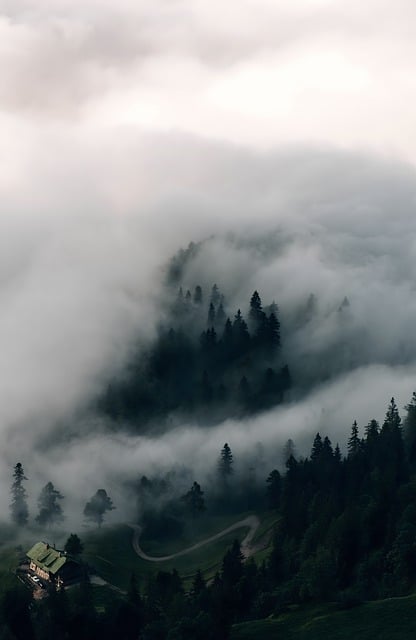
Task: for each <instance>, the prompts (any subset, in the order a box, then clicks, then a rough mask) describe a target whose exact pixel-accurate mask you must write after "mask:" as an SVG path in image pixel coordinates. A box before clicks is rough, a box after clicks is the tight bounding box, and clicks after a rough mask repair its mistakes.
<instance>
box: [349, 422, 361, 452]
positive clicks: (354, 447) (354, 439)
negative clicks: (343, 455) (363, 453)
mask: <svg viewBox="0 0 416 640" xmlns="http://www.w3.org/2000/svg"><path fill="white" fill-rule="evenodd" d="M347 449H348V455H349V456H355V455H356V454H357V453H358V452H359V451H360V449H361V440H360V438H359V435H358V426H357V420H354V422H353V423H352V427H351V435H350V437H349V438H348V443H347Z"/></svg>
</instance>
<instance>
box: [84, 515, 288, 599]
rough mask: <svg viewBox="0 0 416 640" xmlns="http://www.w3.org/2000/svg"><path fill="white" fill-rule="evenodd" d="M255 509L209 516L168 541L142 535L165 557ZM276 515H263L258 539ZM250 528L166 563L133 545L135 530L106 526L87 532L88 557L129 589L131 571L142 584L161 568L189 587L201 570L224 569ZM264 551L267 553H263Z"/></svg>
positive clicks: (155, 552) (210, 574) (105, 574)
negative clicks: (229, 553) (225, 559)
mask: <svg viewBox="0 0 416 640" xmlns="http://www.w3.org/2000/svg"><path fill="white" fill-rule="evenodd" d="M252 513H253V512H247V513H242V514H238V515H233V516H213V517H208V516H205V517H204V518H203V519H202V520H201V522H199V523H195V524H193V525H191V526H190V527H188V528H187V530H186V531H185V532H183V533H182V534H181V535H179V536H176V537H174V538H172V539H168V540H166V541H157V540H151V539H149V538H148V537H146V534H145V533H144V534H143V535H142V537H141V546H142V549H143V551H145V552H146V553H148V554H149V555H154V556H163V555H170V554H172V553H176V552H178V551H181V550H183V549H186V548H187V547H190V546H192V545H193V544H196V543H197V542H199V541H201V540H204V539H206V538H209V537H211V536H213V535H215V534H216V533H219V532H220V531H222V530H224V529H226V528H227V527H229V526H230V525H232V524H234V523H235V522H238V521H239V520H243V519H244V518H245V517H247V516H248V515H251V514H252ZM275 519H276V518H275V516H273V514H269V513H266V514H264V515H260V520H261V523H262V524H261V526H260V528H259V531H258V532H257V534H256V540H257V541H258V540H259V539H260V538H261V537H262V536H264V535H267V532H268V531H270V530H271V528H272V526H273V522H274V521H275ZM246 533H247V529H246V528H241V529H237V530H235V531H232V532H231V533H229V534H227V535H225V536H223V537H222V538H221V539H220V540H218V541H215V542H212V543H209V544H207V545H204V546H203V547H202V548H200V549H197V550H195V551H193V552H191V553H189V554H186V555H184V556H180V557H178V558H175V559H173V560H169V561H164V562H148V561H146V560H142V559H141V558H139V557H138V556H137V555H136V553H135V552H134V551H133V548H132V544H131V541H132V535H133V532H132V530H131V529H130V528H129V527H128V526H127V525H116V526H111V527H110V526H108V527H107V526H105V527H103V528H102V529H101V530H98V529H97V530H95V531H91V532H89V533H88V534H84V535H83V537H82V539H83V542H84V547H85V551H84V554H83V555H84V559H85V560H86V561H87V562H88V563H89V564H90V565H91V566H93V567H94V568H95V569H96V571H97V573H98V574H99V575H100V576H101V577H102V578H104V580H106V581H107V582H110V583H111V584H113V585H115V586H117V587H119V588H120V589H123V590H126V589H127V587H128V584H129V580H130V576H131V573H132V572H133V571H134V573H135V574H136V576H137V579H138V580H139V583H140V585H141V586H143V585H144V584H145V582H146V579H147V576H149V575H152V574H154V573H156V572H157V571H171V570H172V569H173V568H175V569H176V570H177V571H178V572H179V574H180V575H181V577H182V578H183V579H184V583H185V588H187V587H188V586H189V585H190V583H191V582H192V579H193V576H194V575H195V573H196V571H197V569H201V571H203V573H204V576H205V578H206V579H208V580H209V579H210V578H212V577H213V576H214V574H215V572H216V571H217V570H219V569H220V567H221V562H222V558H223V556H224V554H225V552H226V550H227V549H228V548H229V547H230V546H231V544H232V542H233V540H235V539H238V540H240V541H241V540H243V538H244V537H245V535H246ZM262 554H264V552H262Z"/></svg>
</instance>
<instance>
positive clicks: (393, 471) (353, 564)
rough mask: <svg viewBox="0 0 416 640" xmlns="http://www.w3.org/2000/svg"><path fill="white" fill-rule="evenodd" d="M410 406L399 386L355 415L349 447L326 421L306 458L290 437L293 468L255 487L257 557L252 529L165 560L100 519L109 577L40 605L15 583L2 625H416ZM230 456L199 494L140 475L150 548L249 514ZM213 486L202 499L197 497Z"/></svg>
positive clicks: (220, 628)
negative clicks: (392, 395)
mask: <svg viewBox="0 0 416 640" xmlns="http://www.w3.org/2000/svg"><path fill="white" fill-rule="evenodd" d="M415 417H416V394H415V395H414V396H413V398H412V400H411V402H410V404H409V405H408V407H407V415H406V418H405V421H404V425H402V422H401V418H400V416H399V412H398V409H397V406H396V404H395V402H394V399H392V400H391V402H390V404H389V405H388V408H387V412H386V416H385V420H384V422H383V424H382V425H381V426H380V425H379V424H378V423H377V422H376V421H375V420H370V422H369V423H368V425H367V426H366V427H365V429H364V434H363V436H362V437H361V435H360V430H359V427H358V425H357V424H356V422H354V423H353V425H352V429H351V434H350V436H349V438H348V442H347V451H348V453H347V456H346V457H343V456H342V455H341V453H340V449H339V447H338V446H336V447H335V449H334V448H333V447H332V444H331V442H330V440H329V438H328V437H321V435H320V434H316V436H315V438H314V441H313V445H312V449H311V453H310V456H309V457H307V458H305V459H296V458H295V456H294V445H293V443H288V445H287V446H286V447H285V452H286V454H287V456H288V457H287V461H286V472H285V474H280V473H279V471H278V470H277V469H274V470H272V471H271V472H270V473H269V474H268V476H267V478H265V481H264V484H263V486H262V487H261V489H260V488H259V489H257V488H256V487H254V489H252V491H253V492H256V491H257V497H256V501H257V503H258V504H262V503H264V502H266V501H267V502H268V504H269V512H268V514H269V515H267V516H266V518H264V522H263V524H262V527H261V530H259V531H258V532H257V534H256V537H255V539H254V540H253V541H252V544H253V545H256V544H257V542H258V541H259V540H261V537H262V536H264V533H266V532H267V531H268V530H269V531H270V533H271V534H272V535H271V537H272V543H271V545H270V547H269V549H268V550H267V551H265V550H264V549H263V550H260V547H259V553H256V554H255V555H254V557H253V558H250V559H249V560H248V561H244V558H243V556H242V553H241V547H240V542H239V541H241V540H242V539H243V537H244V536H245V534H246V530H244V529H241V530H238V531H235V532H232V533H230V534H227V535H226V536H224V537H223V538H222V539H221V540H218V541H216V542H214V543H212V544H210V545H208V546H206V547H202V548H200V549H198V550H195V551H194V552H192V553H191V554H189V555H187V556H186V555H185V556H180V557H178V558H175V559H172V560H168V561H164V562H163V563H160V564H156V563H150V562H147V561H145V560H142V559H140V558H139V557H138V556H137V555H136V554H135V552H134V550H133V548H132V545H131V540H132V530H131V528H129V527H127V526H117V527H104V528H102V529H98V528H97V529H96V531H95V532H91V533H90V534H89V535H87V536H86V537H85V538H84V540H83V542H84V554H83V556H84V560H86V561H87V562H88V563H89V564H90V565H91V566H92V567H94V568H95V569H96V571H98V573H99V574H100V575H101V576H102V577H103V578H104V579H106V580H107V581H108V582H109V583H110V585H109V586H107V587H92V586H91V585H89V583H88V582H86V583H85V584H83V585H81V586H80V587H77V588H74V589H73V590H72V591H71V592H70V593H68V594H66V593H65V594H52V595H51V596H50V597H49V598H48V599H47V601H45V602H43V603H39V604H35V605H32V606H31V608H29V600H28V598H27V594H26V593H24V592H23V591H22V590H21V589H20V587H18V586H17V587H16V585H15V586H14V587H13V586H9V587H8V588H6V590H5V591H4V593H3V596H2V600H1V602H2V604H1V607H2V608H0V612H3V613H2V614H1V615H2V616H3V617H2V618H1V624H2V627H0V629H2V630H3V632H4V633H3V637H6V638H17V639H20V638H22V639H23V638H35V639H36V640H40V639H43V638H45V639H46V638H49V637H52V635H53V637H56V638H66V639H72V638H91V637H100V638H103V639H104V640H106V639H107V638H112V637H114V636H115V635H117V637H119V638H120V639H121V640H122V639H123V638H125V639H126V640H127V639H130V638H131V639H132V640H134V639H135V640H214V639H215V640H217V639H218V640H222V639H225V638H231V639H233V638H234V639H235V640H238V639H239V638H241V639H243V638H265V639H266V640H267V638H275V637H285V638H289V640H290V638H297V639H300V640H302V638H305V639H306V638H308V639H312V640H313V638H315V637H316V638H318V637H319V638H322V637H325V638H334V640H337V639H339V640H343V639H344V638H347V637H348V638H351V637H359V638H360V639H361V638H363V639H365V638H370V637H371V638H374V637H377V638H386V640H387V638H388V639H389V640H391V639H397V640H403V639H405V638H409V637H413V635H414V632H415V630H416V613H415V610H416V607H415V604H416V600H415V596H414V595H409V594H412V592H413V591H414V588H415V582H416V543H415V540H416V481H415V474H416V455H415V450H416V448H415V441H416V419H415ZM234 464H235V461H234V458H233V455H232V452H231V448H230V447H229V446H227V447H226V446H225V445H224V447H223V449H222V450H221V453H220V456H219V458H218V460H217V476H216V488H215V491H214V487H210V486H209V484H207V486H204V494H203V495H202V489H201V487H200V486H199V484H198V483H196V482H194V483H191V484H190V487H191V488H190V489H189V490H188V491H187V492H186V493H184V494H183V495H182V498H184V497H185V499H181V497H180V496H179V495H176V497H175V496H174V495H173V494H172V492H171V490H172V483H173V481H174V479H175V475H171V476H170V477H169V478H166V477H165V478H160V477H155V478H151V479H149V478H144V477H143V478H142V479H141V481H140V483H139V485H138V487H136V490H137V496H138V498H139V500H140V501H141V502H142V508H143V514H144V515H145V520H146V518H148V524H149V526H148V528H147V530H145V533H144V535H143V538H142V540H141V544H142V548H143V550H144V551H145V552H147V553H148V554H149V555H169V554H171V553H175V552H177V551H180V550H181V549H182V548H183V547H186V546H190V545H192V544H194V543H195V542H197V541H198V540H202V539H204V538H207V537H210V535H212V534H213V533H216V532H218V531H219V530H221V529H224V528H226V527H227V525H229V524H231V523H232V522H233V521H234V522H235V521H236V520H238V519H242V518H244V516H245V515H247V514H246V513H242V512H241V507H240V518H238V517H236V513H237V511H238V508H239V505H241V486H240V484H239V483H238V482H236V481H235V474H234ZM225 469H226V470H227V471H226V472H225ZM156 496H158V497H159V499H160V500H161V502H162V504H164V505H165V508H166V512H167V514H166V513H165V512H164V511H165V508H164V509H162V510H161V511H157V510H156V511H155V510H153V511H152V509H150V507H149V505H152V504H153V503H155V502H156ZM205 497H207V501H206V507H207V508H206V510H205V509H202V508H201V505H203V506H204V507H205ZM175 505H176V507H175ZM175 509H178V510H176V511H175ZM227 509H228V511H227ZM233 511H234V513H233ZM166 517H167V518H171V524H173V523H175V522H176V524H177V529H176V532H175V529H173V530H172V533H171V534H170V535H166V534H165V529H166V519H165V518H166ZM271 527H273V528H272V530H270V528H271ZM77 544H78V543H77ZM5 558H6V556H5ZM6 560H7V561H10V558H6ZM15 561H16V558H15ZM135 576H137V578H136V577H135ZM11 603H13V606H12V605H11ZM7 634H8V635H7ZM51 634H52V635H51ZM0 637H1V636H0Z"/></svg>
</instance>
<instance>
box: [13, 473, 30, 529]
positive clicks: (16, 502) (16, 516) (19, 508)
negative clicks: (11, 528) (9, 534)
mask: <svg viewBox="0 0 416 640" xmlns="http://www.w3.org/2000/svg"><path fill="white" fill-rule="evenodd" d="M25 480H27V478H26V476H25V472H24V470H23V466H22V464H21V462H17V463H16V465H15V467H14V471H13V483H12V487H11V494H12V501H11V503H10V511H11V516H12V520H13V522H14V523H15V524H17V525H18V526H19V527H22V526H24V525H26V524H27V521H28V518H29V510H28V507H27V493H26V489H25V488H24V486H23V483H24V481H25Z"/></svg>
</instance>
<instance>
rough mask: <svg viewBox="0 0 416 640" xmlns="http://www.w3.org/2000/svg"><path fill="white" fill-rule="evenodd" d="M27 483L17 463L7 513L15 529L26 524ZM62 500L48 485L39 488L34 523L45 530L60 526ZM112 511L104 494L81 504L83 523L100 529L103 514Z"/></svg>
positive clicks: (97, 492) (58, 493) (112, 506)
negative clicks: (83, 505) (85, 522)
mask: <svg viewBox="0 0 416 640" xmlns="http://www.w3.org/2000/svg"><path fill="white" fill-rule="evenodd" d="M27 480H28V479H27V477H26V476H25V472H24V469H23V465H22V463H21V462H17V463H16V465H15V466H14V469H13V482H12V485H11V496H12V499H11V502H10V513H11V520H12V522H13V523H14V524H15V525H17V526H18V527H24V526H26V525H27V524H28V522H29V508H28V503H27V491H26V488H25V483H26V482H27ZM63 499H64V496H63V495H62V493H61V492H60V491H59V490H58V489H56V488H55V487H54V485H53V484H52V482H48V483H47V484H46V485H45V486H44V487H43V488H42V490H41V492H40V494H39V497H38V500H37V503H38V514H37V515H36V517H35V522H36V523H37V524H39V525H41V526H46V527H51V526H53V525H59V524H61V523H62V522H63V520H64V513H63V509H62V504H61V502H62V500H63ZM113 509H115V507H114V505H113V502H112V500H111V498H110V497H109V496H108V494H107V492H106V490H105V489H98V490H97V491H96V493H95V494H94V495H93V496H92V497H91V499H90V500H89V501H87V503H86V504H85V507H84V510H83V515H84V517H85V519H86V520H87V521H90V522H92V523H95V524H97V525H98V526H101V524H102V522H103V519H104V515H105V513H106V512H107V511H112V510H113Z"/></svg>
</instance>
